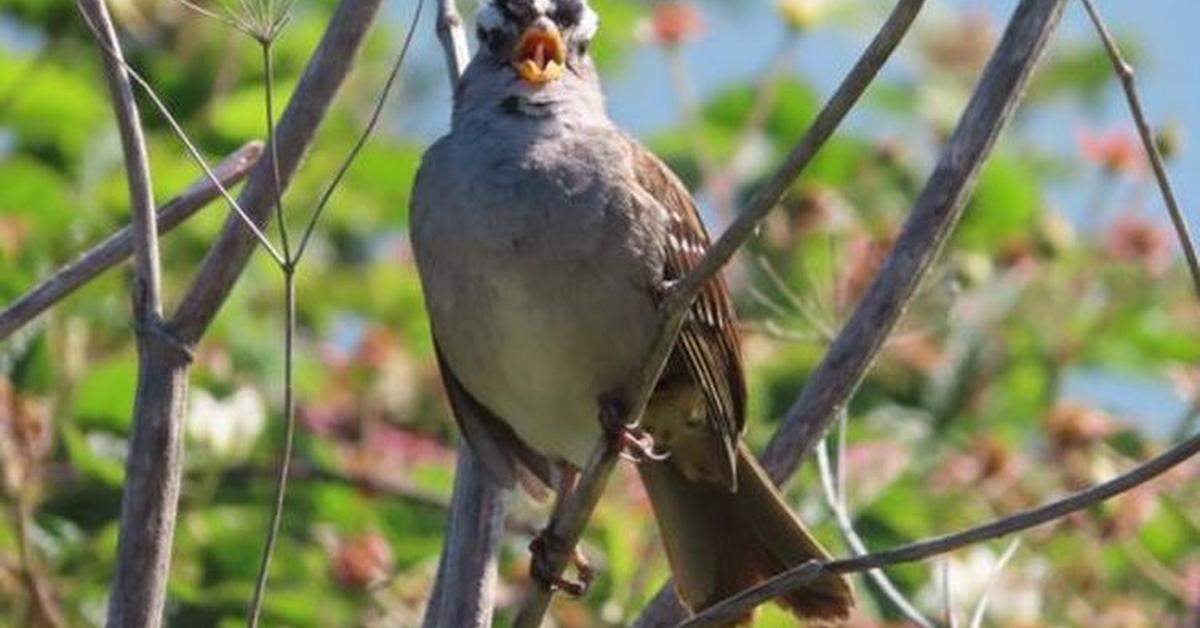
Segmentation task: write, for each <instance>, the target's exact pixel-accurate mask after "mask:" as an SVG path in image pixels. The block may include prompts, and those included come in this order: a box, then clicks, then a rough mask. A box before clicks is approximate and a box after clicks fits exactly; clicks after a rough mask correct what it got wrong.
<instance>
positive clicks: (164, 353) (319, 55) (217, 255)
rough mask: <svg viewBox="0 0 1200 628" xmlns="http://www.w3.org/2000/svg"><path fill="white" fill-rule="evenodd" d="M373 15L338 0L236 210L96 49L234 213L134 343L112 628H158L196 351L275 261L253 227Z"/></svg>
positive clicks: (92, 21) (93, 2) (370, 9)
mask: <svg viewBox="0 0 1200 628" xmlns="http://www.w3.org/2000/svg"><path fill="white" fill-rule="evenodd" d="M80 1H81V6H80V8H81V11H82V12H83V15H84V18H85V21H86V22H87V24H88V25H89V26H90V27H91V29H92V31H93V32H95V33H97V34H99V33H100V32H101V30H100V29H99V28H97V27H96V26H95V25H96V24H97V23H100V20H99V19H97V18H96V16H95V15H93V14H92V13H91V12H90V11H89V9H91V8H94V7H95V6H97V5H99V2H100V0H80ZM83 2H87V3H89V4H88V5H84V4H82V3H83ZM99 6H102V5H99ZM378 9H379V0H343V2H342V3H341V4H340V5H339V6H338V8H337V9H336V10H335V12H334V16H333V18H332V20H331V21H330V24H329V26H328V28H327V29H326V32H325V35H324V36H323V38H322V40H321V43H320V45H319V46H318V48H317V51H316V52H315V53H314V54H313V56H312V58H311V59H310V60H309V63H308V66H307V68H306V70H305V73H304V75H303V77H302V78H301V80H300V83H299V84H298V86H297V88H296V92H295V96H294V97H293V99H292V101H291V102H290V103H289V105H288V107H287V109H286V111H285V112H284V115H283V117H282V118H281V120H280V123H279V125H278V128H277V129H276V135H277V138H276V142H277V144H278V146H279V150H278V152H277V154H278V156H279V159H280V161H279V163H278V166H276V164H264V163H259V164H258V165H257V166H256V167H255V169H254V171H253V173H252V174H251V176H250V180H249V182H248V183H247V185H246V187H245V189H244V190H243V192H242V195H241V198H240V200H237V201H235V200H233V198H232V197H231V196H230V195H229V193H228V191H227V190H226V189H225V186H224V184H223V183H222V182H221V181H220V180H218V179H217V177H216V176H214V175H215V173H213V172H212V170H211V169H210V168H209V167H208V166H207V164H206V163H205V161H204V160H203V159H202V158H201V157H200V156H199V153H198V151H196V150H195V148H194V147H193V146H192V145H191V144H190V142H189V141H188V140H187V139H186V135H185V134H184V133H183V131H182V129H181V128H180V127H179V125H178V124H177V123H176V122H175V121H174V119H173V118H172V117H171V116H170V114H169V112H168V111H166V107H165V106H164V105H163V103H162V102H161V100H160V99H158V97H157V95H156V94H155V93H154V91H153V90H152V89H150V86H149V85H148V84H147V83H146V82H145V81H143V80H141V79H140V77H138V76H137V75H136V73H134V72H132V71H131V70H130V69H129V67H128V65H127V64H124V63H123V62H122V61H121V60H120V57H119V55H118V54H115V53H116V52H117V50H116V42H115V38H114V39H112V41H110V42H104V41H102V46H101V47H102V48H103V49H104V52H105V54H104V55H103V56H104V59H105V60H106V63H112V64H114V65H115V66H118V67H120V68H121V69H122V71H123V72H125V73H126V74H128V76H129V77H130V78H131V79H132V80H133V81H134V82H136V83H138V84H139V85H140V86H141V87H143V88H144V89H146V91H147V94H148V97H149V98H150V99H151V101H153V102H154V103H155V106H156V107H159V108H160V111H162V112H163V113H164V115H165V116H166V117H167V119H168V122H170V123H171V126H172V128H173V129H174V130H175V131H176V133H177V135H179V136H180V138H181V140H182V141H183V142H184V144H185V147H187V148H188V150H189V154H190V155H191V156H192V157H193V159H195V160H196V161H197V163H198V164H199V165H200V167H201V168H202V169H203V170H204V171H205V174H206V175H207V176H208V179H209V181H210V182H211V183H212V184H213V185H214V186H215V187H217V188H218V189H219V190H220V191H221V193H222V195H224V196H225V197H226V199H227V200H229V201H230V204H231V206H232V207H234V209H235V212H236V215H234V216H232V217H231V218H230V220H228V221H227V222H226V226H225V228H224V230H223V231H222V233H221V235H220V236H219V238H218V239H217V241H216V242H215V243H214V245H213V247H212V249H211V250H210V251H209V253H208V256H207V257H206V258H205V261H204V264H203V265H202V267H201V270H200V273H199V276H198V277H197V279H196V280H195V281H194V282H193V283H192V285H191V286H190V288H189V289H188V290H187V292H186V293H185V295H184V297H183V300H182V302H181V304H180V306H179V308H178V310H177V311H176V312H175V314H174V315H173V316H172V317H171V318H170V319H169V320H168V321H165V322H164V323H162V324H161V325H157V326H155V327H152V328H149V331H150V333H149V334H147V335H146V336H145V338H148V340H145V341H142V340H141V338H140V339H139V340H140V341H139V347H144V348H143V349H142V350H141V351H140V353H141V355H142V360H141V361H140V363H139V386H138V394H137V400H136V402H135V408H134V415H135V416H134V426H135V427H134V433H133V436H132V439H131V442H130V447H129V456H128V459H127V463H126V466H127V471H126V486H125V493H124V496H123V499H122V508H121V522H120V536H119V541H118V550H117V553H118V558H117V562H118V567H117V571H116V577H115V578H114V580H113V584H112V589H111V592H110V599H109V611H108V625H109V626H114V627H115V626H148V627H150V628H155V627H157V626H159V625H161V623H162V609H163V604H164V599H165V590H166V582H167V575H168V566H169V561H170V551H171V537H172V532H173V528H174V522H175V516H176V509H177V506H178V497H179V486H180V477H181V473H182V467H183V464H182V455H183V446H182V445H183V438H182V423H183V414H184V408H185V404H186V399H187V386H188V374H189V372H190V364H191V350H192V347H193V346H194V345H195V344H196V342H198V341H199V339H200V337H201V336H202V335H203V333H204V331H205V330H206V329H207V328H208V325H209V324H210V323H211V322H212V320H213V318H214V317H215V316H216V313H217V311H218V310H219V309H220V307H221V305H222V304H223V303H224V300H225V298H226V297H227V296H228V294H229V292H230V290H232V288H233V284H234V283H235V282H236V281H237V279H238V277H239V276H240V274H241V272H242V270H243V269H244V268H245V265H246V263H247V262H248V261H249V258H250V255H251V253H252V252H253V250H254V248H255V246H256V245H258V244H262V243H265V246H266V247H267V248H268V250H269V251H272V252H273V253H274V256H275V258H276V260H279V259H280V258H279V256H278V253H277V252H274V250H273V249H272V248H270V246H269V242H266V240H265V238H264V237H263V235H262V231H261V229H259V227H258V225H259V224H260V223H261V224H264V225H265V224H266V222H267V221H268V219H269V217H270V215H271V207H272V203H271V197H272V196H273V194H272V190H273V189H274V186H275V184H276V182H278V183H279V184H280V186H281V188H282V186H284V185H286V182H287V181H288V180H289V179H290V177H291V175H292V174H293V173H294V172H295V170H296V168H297V167H298V165H299V162H300V159H301V157H302V156H303V154H304V152H305V150H306V148H307V147H308V146H309V144H310V142H311V140H312V138H313V135H314V134H315V132H316V130H317V128H318V126H319V124H320V122H321V120H322V119H323V118H324V115H325V113H326V111H327V110H328V107H329V105H330V103H331V101H332V99H333V97H334V95H335V94H336V92H337V90H338V88H339V87H340V86H341V84H342V82H343V80H344V79H345V77H346V75H347V74H348V72H349V69H350V66H351V65H352V63H353V61H354V59H355V57H356V56H357V52H358V50H359V49H360V47H361V44H362V42H363V39H364V37H365V34H366V31H367V28H368V27H369V26H370V24H371V23H372V21H373V20H374V17H375V14H376V13H377V11H378ZM98 37H99V35H98ZM275 173H278V175H279V177H276V176H275ZM247 227H249V229H247ZM143 233H144V232H143Z"/></svg>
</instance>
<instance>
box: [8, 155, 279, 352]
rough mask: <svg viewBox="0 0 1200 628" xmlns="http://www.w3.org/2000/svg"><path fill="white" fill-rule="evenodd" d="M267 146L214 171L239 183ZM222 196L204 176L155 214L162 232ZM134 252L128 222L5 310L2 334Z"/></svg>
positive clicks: (224, 180) (233, 158) (227, 183)
mask: <svg viewBox="0 0 1200 628" xmlns="http://www.w3.org/2000/svg"><path fill="white" fill-rule="evenodd" d="M262 150H263V145H262V142H258V141H253V142H248V143H246V144H245V145H243V146H242V147H241V148H239V149H238V150H237V151H236V152H234V153H233V154H232V155H230V156H229V157H227V158H225V160H224V161H222V162H221V163H220V164H218V165H217V166H216V167H215V168H213V174H215V175H216V176H217V178H218V179H219V180H220V181H221V183H222V185H224V186H225V187H227V188H228V187H233V186H234V185H237V183H238V182H240V181H241V180H242V179H244V178H245V177H246V174H247V173H248V172H249V171H250V168H251V167H252V166H253V165H254V162H256V161H258V157H259V155H261V154H262ZM218 196H220V191H219V190H218V189H217V187H216V186H215V185H213V184H212V183H210V182H209V180H208V178H207V177H202V178H201V179H199V180H198V181H196V182H195V183H193V184H192V185H191V187H189V188H188V189H186V190H184V191H183V193H182V194H180V195H179V196H176V197H175V198H173V199H171V200H170V201H168V202H167V203H166V204H164V205H163V206H162V207H160V208H159V210H158V215H157V217H156V219H155V224H156V225H157V227H158V233H159V235H162V234H164V233H166V232H168V231H170V230H172V229H174V228H175V227H177V226H179V225H180V224H183V222H184V221H186V220H187V219H188V218H191V217H192V215H193V214H195V213H196V212H198V211H200V210H201V209H202V208H204V207H205V206H206V205H208V204H209V203H211V202H212V201H213V200H215V199H216V198H217V197H218ZM132 254H133V229H132V228H131V227H125V228H123V229H121V230H120V231H118V232H116V233H114V234H113V235H111V236H109V237H108V238H107V239H105V240H104V241H103V242H101V243H100V244H97V245H96V246H94V247H92V248H91V249H89V250H88V251H87V252H86V253H84V254H83V255H80V256H79V258H78V259H76V260H75V261H73V262H71V263H70V264H67V265H66V266H64V267H62V268H61V269H59V270H58V271H57V272H55V273H54V274H53V275H51V276H50V277H49V278H47V279H45V280H44V281H42V282H41V283H40V284H38V285H37V286H35V287H34V288H32V289H31V290H29V291H28V292H26V293H25V294H23V295H21V296H20V297H18V298H17V299H16V300H15V301H13V302H12V303H11V304H9V305H8V307H6V308H5V309H4V311H2V312H0V340H4V339H6V338H8V337H9V336H10V335H12V334H13V332H15V331H17V330H18V329H20V328H22V327H24V326H25V325H26V324H28V323H29V322H30V321H32V320H34V319H35V318H37V316H38V315H39V314H41V313H42V312H44V311H46V310H48V309H50V308H51V307H52V306H54V305H55V304H56V303H58V302H59V301H61V300H63V299H65V298H66V297H67V296H69V295H70V294H71V293H73V292H74V291H75V290H77V289H79V288H80V287H81V286H83V285H84V284H86V283H88V282H89V281H91V280H93V279H95V278H96V277H98V276H99V275H100V274H101V273H103V272H104V271H106V270H108V269H109V268H112V267H113V266H116V265H117V264H119V263H121V262H123V261H124V260H125V259H126V258H128V257H129V256H130V255H132Z"/></svg>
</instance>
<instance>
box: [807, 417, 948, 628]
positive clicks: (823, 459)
mask: <svg viewBox="0 0 1200 628" xmlns="http://www.w3.org/2000/svg"><path fill="white" fill-rule="evenodd" d="M827 441H828V439H824V440H822V441H821V445H820V446H819V447H817V468H818V470H819V472H820V474H821V488H822V493H823V494H824V495H825V503H826V505H828V506H829V510H830V511H832V512H833V517H834V520H835V521H837V525H838V530H839V531H841V533H842V538H844V539H845V540H846V545H849V546H850V551H851V552H852V553H853V554H854V555H855V556H865V555H866V554H869V553H870V551H869V550H867V546H866V543H864V542H863V540H862V537H861V536H859V535H858V531H857V530H855V529H854V522H853V521H851V519H850V513H849V512H847V511H846V505H845V495H844V494H842V493H839V492H838V491H837V489H836V488H835V484H836V482H837V480H836V479H835V478H834V474H833V472H832V470H831V469H830V464H829V443H828V442H827ZM838 466H839V467H840V466H841V462H840V458H839V463H838ZM838 477H839V478H840V477H841V474H838ZM867 577H869V578H870V579H871V580H872V581H873V582H875V586H877V587H879V590H880V591H882V592H883V595H884V596H885V597H887V598H888V600H890V601H891V602H892V604H894V605H895V606H896V609H897V610H899V611H900V614H901V615H904V616H905V617H906V618H907V619H908V621H910V622H912V623H913V624H915V625H917V626H921V627H922V628H933V626H935V624H934V623H933V622H932V621H930V620H929V619H928V618H927V617H925V615H923V614H922V613H921V611H919V610H917V607H916V606H913V604H912V602H910V601H908V599H907V598H905V597H904V594H903V593H901V592H900V590H899V589H898V588H896V585H895V584H893V583H892V580H891V579H890V578H888V576H887V574H886V573H884V572H883V570H882V569H870V570H867Z"/></svg>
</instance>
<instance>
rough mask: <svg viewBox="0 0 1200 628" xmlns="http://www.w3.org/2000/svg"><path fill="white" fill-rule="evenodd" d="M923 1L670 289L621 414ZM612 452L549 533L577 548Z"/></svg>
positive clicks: (899, 11)
mask: <svg viewBox="0 0 1200 628" xmlns="http://www.w3.org/2000/svg"><path fill="white" fill-rule="evenodd" d="M923 4H924V0H900V2H898V3H897V5H896V8H895V9H894V10H893V11H892V13H891V15H890V16H888V19H887V21H885V22H884V24H883V26H882V27H881V28H880V30H879V33H878V34H877V35H876V36H875V38H874V39H873V40H872V41H871V43H870V45H868V46H867V49H866V50H865V51H864V52H863V54H862V56H861V57H860V58H859V60H858V62H857V63H855V65H854V67H853V69H851V70H850V73H849V74H848V75H847V76H846V78H845V80H844V81H843V82H842V84H841V85H840V86H838V89H837V91H836V92H834V94H833V96H832V97H831V98H830V99H829V102H828V103H826V105H825V107H824V108H822V110H821V112H820V113H819V114H818V115H817V118H816V120H815V121H814V122H813V125H812V126H811V127H810V128H809V129H808V131H807V132H806V133H805V134H804V136H803V137H802V138H801V139H800V141H799V142H798V143H797V144H796V146H795V148H793V149H792V151H791V153H790V154H789V155H788V157H787V159H786V160H785V161H784V163H783V165H781V166H780V167H779V169H778V170H777V171H776V173H775V174H774V176H772V177H771V179H770V180H769V181H768V182H767V184H766V185H765V186H763V188H761V189H760V190H759V191H758V192H757V193H756V194H755V196H754V197H753V199H752V200H751V202H750V205H749V207H748V208H747V209H746V210H745V211H743V212H741V213H740V214H739V215H738V218H737V220H735V221H734V222H733V223H732V224H731V225H730V226H729V228H728V229H726V231H725V233H724V234H723V235H722V236H721V238H720V240H718V241H717V242H716V243H715V244H714V245H713V246H712V247H710V248H709V250H708V252H707V253H706V254H705V256H704V259H703V260H701V262H700V263H699V264H698V265H697V266H696V268H695V269H694V270H692V272H690V273H688V275H687V276H686V277H684V278H683V279H682V280H680V281H679V282H677V283H676V284H675V285H674V286H672V287H671V288H670V289H669V290H668V291H667V294H666V295H665V297H664V300H663V305H662V312H661V320H660V325H659V328H658V330H657V336H656V339H655V342H654V343H653V345H652V347H651V349H650V351H648V352H647V355H646V356H645V357H644V358H643V361H642V364H641V368H640V370H639V371H638V372H637V373H635V374H634V377H633V378H632V379H631V381H630V382H628V383H627V384H626V385H625V390H624V395H625V398H626V399H627V400H628V402H629V409H628V416H627V417H625V418H626V419H632V420H640V417H641V415H642V412H643V411H644V409H645V407H646V403H647V402H648V401H649V398H650V394H651V393H652V392H653V390H654V385H655V383H656V382H657V381H658V378H659V374H660V373H661V372H662V368H663V365H664V364H665V363H666V360H667V356H668V355H669V354H670V352H671V349H672V347H673V346H674V344H675V341H676V338H677V336H678V334H679V329H680V326H681V325H682V324H683V319H684V315H685V314H686V312H687V310H688V309H689V308H690V307H691V304H692V301H694V300H695V298H696V296H697V295H698V294H699V293H700V290H701V288H702V287H703V286H704V285H705V284H707V283H708V282H709V281H710V280H711V279H712V278H713V277H714V276H716V274H717V273H718V272H720V270H721V268H722V267H723V266H724V265H725V264H726V263H728V262H729V260H730V258H732V256H733V254H734V253H735V252H736V251H737V250H738V249H739V248H740V247H741V246H742V245H743V244H744V243H745V242H746V241H747V240H748V239H749V238H750V236H751V235H753V233H754V231H755V230H756V229H757V228H758V224H759V223H760V222H761V221H762V219H763V218H764V217H766V215H767V213H769V212H770V211H771V209H773V208H774V207H775V205H776V203H777V202H778V201H779V199H780V198H781V197H782V196H783V194H784V193H785V192H786V191H787V189H788V188H789V187H790V186H791V185H792V183H793V182H794V181H795V179H796V177H798V176H799V175H800V172H801V171H803V169H804V168H805V166H807V165H808V163H809V162H810V161H811V160H812V158H813V156H814V155H816V153H817V151H818V150H819V149H820V148H821V146H823V145H824V143H825V141H826V140H828V139H829V137H830V136H831V135H832V134H833V131H834V130H835V129H836V128H837V126H838V125H839V124H840V123H841V121H842V119H843V118H845V116H846V114H847V113H849V111H850V109H851V108H852V107H853V106H854V104H855V103H856V102H858V99H859V97H860V96H861V95H862V93H863V92H864V91H865V90H866V88H867V86H868V85H870V84H871V81H872V80H874V78H875V76H876V74H878V72H879V70H880V68H882V67H883V64H884V62H886V61H887V59H888V58H889V57H890V56H891V54H892V52H893V51H894V50H895V49H896V46H897V45H899V43H900V40H901V39H903V37H904V34H905V33H907V32H908V27H909V26H910V25H911V24H912V22H913V20H914V19H915V18H916V16H917V13H918V12H919V11H920V9H921V6H922V5H923ZM616 459H617V449H616V447H614V446H613V443H611V442H610V439H608V438H602V439H601V441H600V442H599V443H598V444H597V445H596V448H595V449H594V450H593V451H592V453H591V456H590V457H589V460H588V464H587V467H586V468H585V469H584V471H583V473H582V475H581V476H580V480H579V485H578V486H577V487H576V489H575V490H574V491H572V492H571V494H569V495H568V496H567V497H566V498H565V500H564V502H563V508H562V511H561V513H560V514H561V517H559V518H557V519H556V520H553V521H551V522H550V532H551V533H552V534H554V535H555V536H556V538H558V539H561V540H562V541H563V542H564V543H565V544H566V546H567V547H574V546H575V544H576V543H577V542H578V541H579V537H580V536H581V534H582V532H583V528H584V526H585V525H586V524H587V521H588V519H589V518H590V516H591V513H592V510H593V509H594V507H595V505H596V503H597V502H599V500H600V494H601V493H602V492H603V490H604V486H605V484H606V483H607V480H608V476H609V474H610V473H611V472H612V469H613V468H614V466H615V464H616ZM568 554H569V553H564V554H562V555H560V556H555V557H553V559H552V560H551V561H550V562H551V563H552V565H550V568H551V571H550V573H551V574H552V575H555V576H559V575H561V574H562V572H563V569H565V566H566V559H567V558H568ZM551 595H552V592H551V591H549V590H548V589H547V588H546V587H544V586H536V587H534V588H533V590H532V591H531V592H530V594H529V596H528V597H527V598H526V599H525V602H524V605H523V606H522V609H521V611H520V613H519V614H518V616H517V617H518V619H517V622H516V624H515V625H516V626H518V627H525V626H530V627H535V626H537V625H538V624H539V623H540V621H541V617H542V616H543V615H544V614H545V611H546V609H547V608H548V607H549V604H550V598H551Z"/></svg>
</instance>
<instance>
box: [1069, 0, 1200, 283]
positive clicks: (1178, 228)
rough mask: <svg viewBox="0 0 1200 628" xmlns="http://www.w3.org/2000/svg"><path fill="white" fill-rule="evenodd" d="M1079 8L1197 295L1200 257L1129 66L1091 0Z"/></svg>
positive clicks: (1086, 0) (1199, 279)
mask: <svg viewBox="0 0 1200 628" xmlns="http://www.w3.org/2000/svg"><path fill="white" fill-rule="evenodd" d="M1083 8H1085V9H1087V14H1088V17H1090V18H1091V20H1092V24H1093V25H1095V27H1096V34H1097V35H1099V36H1100V40H1101V41H1102V42H1104V49H1105V50H1106V51H1108V58H1109V60H1110V61H1112V65H1113V71H1114V72H1115V73H1116V74H1117V78H1118V79H1120V81H1121V88H1122V89H1123V90H1125V100H1127V101H1128V102H1129V114H1130V115H1132V116H1133V121H1134V124H1136V125H1137V130H1138V135H1140V136H1141V138H1142V147H1143V148H1144V149H1145V151H1146V156H1147V157H1149V158H1150V166H1151V168H1153V170H1154V178H1155V179H1156V180H1157V181H1158V189H1159V191H1160V192H1162V197H1163V203H1165V204H1166V206H1167V212H1168V213H1169V214H1171V224H1173V225H1174V226H1175V234H1176V235H1177V236H1179V244H1180V245H1181V246H1182V247H1183V255H1184V257H1185V258H1186V259H1187V265H1188V271H1189V272H1190V273H1191V277H1192V287H1193V288H1194V289H1195V290H1196V295H1197V296H1200V260H1197V257H1196V248H1195V245H1194V244H1193V243H1192V235H1191V233H1189V232H1188V224H1187V219H1185V218H1184V217H1183V212H1182V211H1180V209H1179V201H1178V200H1176V198H1175V189H1174V188H1173V187H1172V186H1171V178H1170V177H1168V176H1167V169H1166V167H1165V166H1164V165H1163V158H1162V152H1160V151H1159V150H1158V142H1156V141H1154V131H1153V130H1152V129H1151V128H1150V123H1149V122H1147V121H1146V112H1145V111H1144V110H1143V109H1142V99H1141V98H1140V97H1139V96H1138V91H1137V84H1136V83H1135V82H1134V80H1133V67H1132V66H1130V65H1129V63H1128V62H1127V61H1125V57H1124V56H1123V55H1122V54H1121V49H1120V48H1119V47H1118V46H1117V42H1116V41H1115V40H1114V39H1113V37H1112V34H1111V33H1109V32H1108V27H1107V26H1105V24H1104V18H1102V17H1100V13H1099V11H1097V10H1096V7H1095V5H1093V4H1092V1H1091V0H1083Z"/></svg>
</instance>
